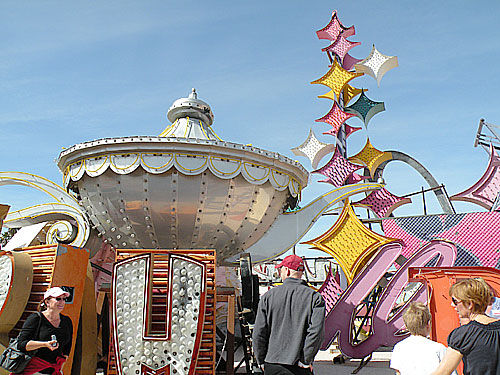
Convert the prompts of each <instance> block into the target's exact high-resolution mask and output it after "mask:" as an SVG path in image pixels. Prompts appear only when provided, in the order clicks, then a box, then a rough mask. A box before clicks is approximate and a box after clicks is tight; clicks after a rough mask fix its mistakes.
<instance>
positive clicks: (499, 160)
mask: <svg viewBox="0 0 500 375" xmlns="http://www.w3.org/2000/svg"><path fill="white" fill-rule="evenodd" d="M499 192H500V157H498V154H497V153H496V151H495V149H494V148H493V145H491V144H490V161H489V163H488V167H487V168H486V171H485V172H484V174H483V175H482V176H481V178H480V179H479V180H478V181H477V182H476V183H475V184H474V185H472V186H471V187H470V188H468V189H466V190H464V191H462V192H461V193H458V194H455V195H454V196H452V197H450V200H456V201H465V202H471V203H475V204H478V205H480V206H481V207H484V208H486V209H487V210H489V209H491V207H492V206H493V203H494V202H495V199H496V198H497V196H498V193H499Z"/></svg>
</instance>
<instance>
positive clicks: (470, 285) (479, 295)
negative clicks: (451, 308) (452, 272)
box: [449, 277, 491, 313]
mask: <svg viewBox="0 0 500 375" xmlns="http://www.w3.org/2000/svg"><path fill="white" fill-rule="evenodd" d="M449 294H450V297H455V298H456V299H458V300H460V301H461V302H465V303H472V312H474V313H484V311H485V310H486V308H487V307H488V305H489V304H490V302H491V288H490V286H489V285H488V284H487V283H486V281H484V279H482V278H481V277H478V278H475V279H464V280H460V281H458V282H457V283H455V284H453V285H452V286H451V287H450V292H449Z"/></svg>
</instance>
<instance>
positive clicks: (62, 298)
mask: <svg viewBox="0 0 500 375" xmlns="http://www.w3.org/2000/svg"><path fill="white" fill-rule="evenodd" d="M52 298H54V299H55V300H56V301H57V302H59V301H61V300H63V301H64V302H66V297H52Z"/></svg>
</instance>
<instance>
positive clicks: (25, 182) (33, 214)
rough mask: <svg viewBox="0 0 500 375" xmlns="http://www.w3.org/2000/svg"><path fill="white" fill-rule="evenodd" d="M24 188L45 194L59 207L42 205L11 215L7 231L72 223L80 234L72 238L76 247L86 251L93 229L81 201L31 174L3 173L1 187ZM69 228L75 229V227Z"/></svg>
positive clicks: (52, 183)
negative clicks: (60, 222) (40, 224)
mask: <svg viewBox="0 0 500 375" xmlns="http://www.w3.org/2000/svg"><path fill="white" fill-rule="evenodd" d="M4 185H21V186H28V187H31V188H34V189H37V190H40V191H42V192H44V193H45V194H47V195H49V196H50V197H52V198H53V199H55V200H56V203H45V204H39V205H36V206H32V207H27V208H23V209H21V210H18V211H14V212H11V213H9V214H8V215H7V217H6V218H5V221H4V226H6V227H19V226H21V227H22V226H26V225H32V224H36V223H41V222H43V221H53V220H66V221H68V220H71V221H74V222H75V223H76V225H77V232H76V234H73V235H70V237H71V238H73V237H74V240H73V241H71V243H70V244H71V245H72V246H76V247H83V246H84V245H85V243H86V242H87V240H88V238H89V235H90V225H89V221H88V219H87V217H86V216H85V214H84V212H83V211H82V209H81V208H80V205H79V204H78V201H77V200H76V199H75V198H74V197H72V196H71V195H69V194H68V193H67V192H66V191H65V190H64V189H63V188H61V187H60V186H59V185H57V184H55V183H54V182H52V181H50V180H48V179H46V178H44V177H40V176H37V175H34V174H30V173H23V172H0V186H4ZM68 228H73V226H72V225H70V226H68ZM56 238H57V236H56Z"/></svg>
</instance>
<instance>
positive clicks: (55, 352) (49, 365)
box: [18, 287, 73, 375]
mask: <svg viewBox="0 0 500 375" xmlns="http://www.w3.org/2000/svg"><path fill="white" fill-rule="evenodd" d="M67 297H69V293H68V292H65V291H64V290H62V289H61V288H59V287H54V288H50V289H49V290H47V291H46V292H45V294H44V295H43V300H42V301H40V304H39V305H38V311H39V312H38V313H34V314H31V315H30V316H29V317H28V319H26V321H25V322H24V325H23V328H22V330H21V333H20V334H19V345H18V347H19V349H21V350H23V351H25V352H33V351H36V352H34V353H35V355H34V357H33V358H32V359H31V361H30V362H29V363H28V365H27V366H26V368H25V369H24V371H23V372H22V373H21V374H23V375H31V374H53V375H61V374H62V372H61V367H62V365H63V364H64V362H65V361H66V359H67V358H68V355H69V353H70V351H71V342H72V338H73V323H72V322H71V319H70V318H69V317H68V316H66V315H63V314H61V311H62V310H63V309H64V306H65V304H66V298H67Z"/></svg>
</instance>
